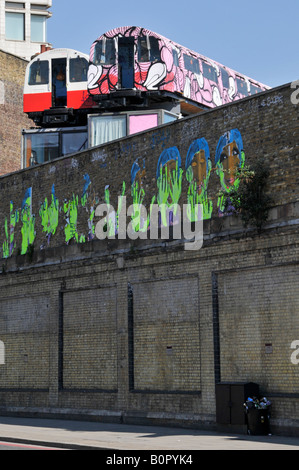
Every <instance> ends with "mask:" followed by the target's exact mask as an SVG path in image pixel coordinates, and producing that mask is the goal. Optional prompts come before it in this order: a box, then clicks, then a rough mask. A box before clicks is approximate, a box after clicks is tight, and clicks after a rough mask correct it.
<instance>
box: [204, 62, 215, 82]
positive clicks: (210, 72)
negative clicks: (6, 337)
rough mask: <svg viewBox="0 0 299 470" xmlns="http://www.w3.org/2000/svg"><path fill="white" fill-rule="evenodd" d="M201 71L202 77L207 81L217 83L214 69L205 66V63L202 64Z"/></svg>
mask: <svg viewBox="0 0 299 470" xmlns="http://www.w3.org/2000/svg"><path fill="white" fill-rule="evenodd" d="M202 71H203V76H204V77H205V78H207V79H208V80H212V81H213V82H216V83H217V81H218V80H217V71H216V69H215V67H213V66H212V65H210V64H207V63H206V62H203V63H202Z"/></svg>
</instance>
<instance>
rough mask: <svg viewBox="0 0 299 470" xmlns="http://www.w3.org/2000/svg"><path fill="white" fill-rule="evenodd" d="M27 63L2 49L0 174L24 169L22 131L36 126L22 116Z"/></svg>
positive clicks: (0, 75) (0, 66)
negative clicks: (22, 165) (22, 166)
mask: <svg viewBox="0 0 299 470" xmlns="http://www.w3.org/2000/svg"><path fill="white" fill-rule="evenodd" d="M27 63H28V62H27V61H26V60H23V59H20V58H19V57H16V56H14V55H11V54H8V53H6V52H3V51H1V50H0V175H3V174H6V173H10V172H13V171H17V170H20V168H21V132H22V129H23V128H24V129H26V128H30V127H34V123H33V121H31V120H30V119H28V118H27V116H26V115H25V114H24V113H23V86H24V77H25V69H26V66H27Z"/></svg>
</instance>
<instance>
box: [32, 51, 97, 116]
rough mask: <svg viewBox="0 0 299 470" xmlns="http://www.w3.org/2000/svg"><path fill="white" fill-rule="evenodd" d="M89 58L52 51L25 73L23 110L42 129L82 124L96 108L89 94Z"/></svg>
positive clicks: (42, 55) (33, 63) (44, 54)
mask: <svg viewBox="0 0 299 470" xmlns="http://www.w3.org/2000/svg"><path fill="white" fill-rule="evenodd" d="M87 72H88V56H87V55H85V54H82V53H81V52H78V51H75V50H73V49H51V50H49V51H47V52H43V53H41V54H39V55H37V56H36V57H34V58H33V59H32V60H31V62H30V63H29V64H28V66H27V69H26V73H25V84H24V96H23V109H24V112H25V113H27V114H28V116H29V117H30V118H31V119H33V120H34V121H35V123H36V124H40V125H52V124H57V123H59V124H62V123H72V124H82V122H83V121H84V122H86V115H87V113H88V112H90V110H91V109H92V106H94V105H95V103H94V101H93V100H92V98H91V97H90V94H89V93H88V91H87Z"/></svg>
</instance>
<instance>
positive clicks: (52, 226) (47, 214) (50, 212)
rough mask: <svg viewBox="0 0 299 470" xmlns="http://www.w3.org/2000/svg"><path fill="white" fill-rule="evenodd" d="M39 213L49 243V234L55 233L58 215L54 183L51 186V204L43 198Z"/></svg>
mask: <svg viewBox="0 0 299 470" xmlns="http://www.w3.org/2000/svg"><path fill="white" fill-rule="evenodd" d="M39 215H40V217H41V219H42V221H41V224H42V226H43V232H45V233H46V235H47V238H48V244H49V243H50V238H51V236H52V235H55V233H56V229H57V226H58V216H59V201H58V199H56V197H55V189H54V184H53V186H52V194H51V204H50V205H48V199H47V198H45V201H44V203H43V204H42V206H41V208H40V210H39Z"/></svg>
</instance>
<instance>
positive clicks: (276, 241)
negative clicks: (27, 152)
mask: <svg viewBox="0 0 299 470" xmlns="http://www.w3.org/2000/svg"><path fill="white" fill-rule="evenodd" d="M292 91H293V90H292V89H291V87H290V84H286V85H284V86H281V87H278V88H275V89H272V90H269V91H267V92H263V93H260V94H258V95H256V96H254V97H250V98H246V99H243V100H240V101H238V102H235V103H232V104H229V105H224V106H221V107H219V108H217V109H214V110H211V111H206V112H203V113H201V114H198V115H195V116H192V117H188V118H184V119H182V120H179V121H177V122H174V123H171V124H167V125H163V126H160V127H158V128H154V129H152V130H150V131H147V132H142V133H140V134H137V135H134V136H130V137H127V138H124V139H121V140H118V141H114V142H111V143H109V144H108V145H104V146H100V147H96V148H92V149H89V150H87V151H84V152H82V153H78V154H74V155H70V156H67V157H63V158H60V159H57V160H55V161H51V162H48V163H45V164H42V165H38V166H36V167H33V168H30V169H25V170H21V171H17V172H14V173H10V174H8V175H5V176H2V177H1V178H0V189H1V200H0V240H1V258H2V260H1V266H0V267H1V271H0V285H1V298H0V414H2V415H12V414H18V415H20V414H23V415H32V414H35V415H38V416H59V417H68V418H69V417H75V418H82V417H84V419H94V420H108V421H115V422H125V423H130V422H135V423H136V422H139V423H141V422H142V423H151V424H153V423H155V424H157V423H158V424H175V425H184V426H194V427H197V428H213V429H216V428H217V427H221V426H222V425H227V426H231V427H233V426H235V425H237V426H243V422H242V418H238V419H237V418H232V414H231V413H230V411H231V410H230V408H231V407H232V406H234V403H230V405H231V406H230V407H229V404H228V403H225V402H222V404H221V407H222V411H225V409H226V407H227V410H226V411H227V416H226V418H225V417H224V418H223V416H222V418H221V417H220V418H219V413H218V411H217V407H218V408H219V403H217V399H216V391H217V387H218V386H219V384H226V385H227V386H228V387H231V386H232V384H241V388H242V386H243V385H242V384H244V383H250V382H253V383H257V384H258V385H259V389H260V393H261V394H262V395H265V396H266V397H267V398H268V399H269V400H271V402H272V419H271V422H272V426H273V432H278V433H288V434H298V433H299V393H298V390H299V316H298V307H299V285H298V222H299V198H298V170H299V164H298V161H299V160H298V155H299V115H298V109H299V108H298V105H295V104H293V103H292V101H291V93H292ZM203 139H204V140H203ZM221 139H224V140H223V142H224V144H225V143H226V144H227V145H228V146H227V147H226V148H229V144H233V143H234V145H236V146H237V153H238V158H239V159H241V156H242V158H244V159H245V160H244V161H245V165H249V166H250V165H253V164H254V162H255V161H256V160H257V159H259V158H261V159H263V161H264V162H265V164H266V166H267V168H268V169H269V172H270V176H269V182H268V188H267V192H268V194H270V195H271V197H272V206H271V210H270V212H269V217H268V220H267V222H266V224H265V226H264V227H263V230H262V232H261V233H259V232H258V231H257V230H256V227H255V226H254V225H249V226H247V227H244V225H243V222H242V219H241V217H240V216H238V215H236V214H234V213H233V214H232V215H229V214H226V213H225V212H223V210H222V209H223V208H221V207H220V206H219V191H220V190H221V187H222V186H221V183H223V174H222V175H221V171H220V170H219V165H218V166H217V161H218V160H217V158H218V156H219V145H218V144H219V143H220V142H221ZM225 139H226V140H225ZM196 142H197V143H198V144H199V143H200V142H201V143H202V142H205V143H206V144H207V147H205V158H206V163H205V165H206V167H205V168H206V175H207V178H206V180H205V187H204V188H203V189H202V194H203V195H204V196H205V200H204V201H203V204H205V208H207V210H206V211H205V218H204V221H203V244H202V246H201V247H200V249H197V250H188V249H186V245H185V240H184V239H181V238H178V239H176V238H174V237H172V236H171V233H170V235H169V237H168V238H167V239H157V240H154V239H150V237H149V236H148V232H145V235H147V236H146V237H144V238H141V237H139V238H137V239H136V240H132V239H129V238H128V239H120V237H118V236H117V234H116V236H110V238H106V239H103V240H100V239H98V238H97V236H96V233H97V232H96V227H97V222H98V221H99V220H100V218H99V217H98V216H97V215H96V213H95V208H96V207H98V205H99V204H101V203H104V202H105V203H108V202H109V204H111V205H112V206H113V207H114V208H115V209H116V210H117V208H119V201H120V199H119V196H121V195H124V196H126V201H127V206H129V204H132V201H135V202H136V201H142V202H143V204H144V206H145V207H147V208H148V209H149V208H150V207H151V203H152V202H153V201H158V200H160V201H161V200H163V196H165V192H167V191H166V189H165V188H166V186H167V185H166V186H165V185H164V186H163V184H162V185H161V184H160V183H161V181H160V180H159V170H160V168H161V166H160V163H161V162H162V161H163V164H164V163H165V162H166V160H167V158H170V159H171V158H172V157H173V156H174V155H175V159H176V161H177V167H176V170H177V172H178V175H179V176H178V178H177V179H176V180H175V181H173V182H172V185H170V186H168V193H167V194H166V196H171V197H172V200H173V201H178V202H179V204H180V205H183V204H186V203H187V201H188V198H190V197H191V196H190V195H192V181H191V179H192V178H191V179H190V170H189V164H188V158H187V157H188V156H189V157H190V151H191V150H190V149H192V145H194V143H196ZM217 155H218V156H217ZM172 159H173V158H172ZM189 163H190V162H189ZM191 165H192V163H191ZM136 182H138V186H137V184H136ZM115 220H117V217H116V218H114V219H113V217H111V218H110V219H109V220H108V223H107V226H106V229H107V230H108V231H109V230H110V228H111V227H112V224H111V221H113V224H114V225H113V227H115ZM139 220H140V223H141V224H143V226H144V224H146V219H144V218H143V219H142V218H141V217H140V219H139ZM297 352H298V354H297ZM243 399H244V397H242V393H241V395H239V402H240V401H242V400H243ZM224 414H225V413H224ZM222 415H223V413H222Z"/></svg>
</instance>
